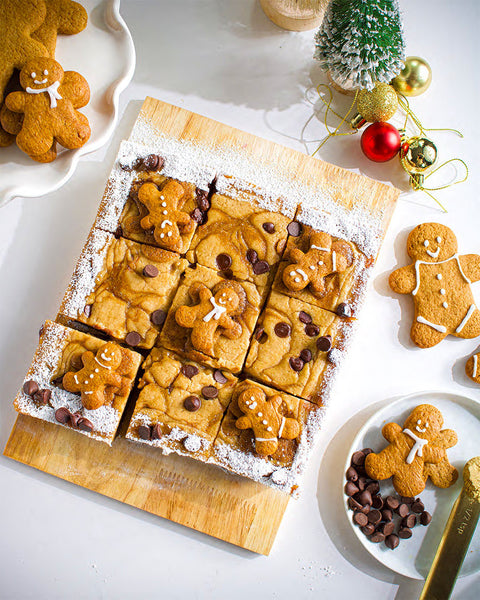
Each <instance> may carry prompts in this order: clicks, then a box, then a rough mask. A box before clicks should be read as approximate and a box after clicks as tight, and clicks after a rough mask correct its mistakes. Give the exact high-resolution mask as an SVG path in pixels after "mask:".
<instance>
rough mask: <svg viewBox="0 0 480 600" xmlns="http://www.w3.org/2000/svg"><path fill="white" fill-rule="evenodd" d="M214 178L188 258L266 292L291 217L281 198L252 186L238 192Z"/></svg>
mask: <svg viewBox="0 0 480 600" xmlns="http://www.w3.org/2000/svg"><path fill="white" fill-rule="evenodd" d="M230 179H231V178H228V177H225V176H221V177H219V179H218V181H217V183H216V186H217V190H219V191H217V192H216V193H215V194H213V196H212V197H211V199H210V208H209V209H208V213H207V221H206V222H205V223H203V224H202V225H200V226H199V227H198V228H197V230H196V232H195V235H194V237H193V239H192V243H191V245H190V249H189V251H188V253H187V258H188V260H189V261H190V262H191V263H198V264H200V265H203V266H204V267H208V268H210V269H213V270H215V271H219V272H221V273H223V274H225V275H226V276H228V277H234V278H235V279H239V280H242V281H251V282H253V283H255V285H256V286H257V287H258V288H259V289H268V288H269V287H270V286H271V283H272V280H273V276H274V274H275V271H276V268H277V266H278V263H279V261H280V258H281V256H282V253H283V250H284V248H285V243H286V240H287V236H288V230H287V227H288V225H289V223H290V222H291V221H292V218H293V216H294V213H295V209H294V208H293V207H289V206H288V204H286V201H285V200H282V199H281V198H274V199H272V198H266V197H265V196H263V195H262V192H261V190H259V189H258V188H255V187H254V186H249V189H241V188H239V187H238V183H237V182H233V181H231V180H230Z"/></svg>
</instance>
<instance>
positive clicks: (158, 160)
mask: <svg viewBox="0 0 480 600" xmlns="http://www.w3.org/2000/svg"><path fill="white" fill-rule="evenodd" d="M142 162H143V168H144V169H146V170H147V171H156V170H160V169H161V168H162V167H163V163H164V160H163V158H162V157H161V156H158V155H157V154H149V155H148V156H145V157H144V158H143V160H142Z"/></svg>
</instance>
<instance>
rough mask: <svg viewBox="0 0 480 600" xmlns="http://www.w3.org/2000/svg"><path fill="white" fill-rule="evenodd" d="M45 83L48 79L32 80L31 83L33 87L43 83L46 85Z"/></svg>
mask: <svg viewBox="0 0 480 600" xmlns="http://www.w3.org/2000/svg"><path fill="white" fill-rule="evenodd" d="M47 82H48V78H47V77H45V79H40V80H38V79H34V80H33V83H34V84H35V85H43V84H44V83H47Z"/></svg>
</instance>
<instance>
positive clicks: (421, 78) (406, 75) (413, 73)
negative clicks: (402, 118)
mask: <svg viewBox="0 0 480 600" xmlns="http://www.w3.org/2000/svg"><path fill="white" fill-rule="evenodd" d="M431 82H432V69H431V68H430V65H429V64H428V63H427V61H426V60H424V59H423V58H420V57H419V56H408V57H407V58H406V59H405V67H404V68H403V69H402V70H401V71H400V73H399V74H398V75H397V76H396V77H395V79H392V85H393V87H394V88H395V89H396V90H397V92H399V93H400V94H403V95H404V96H419V95H420V94H423V92H425V91H426V90H427V89H428V86H429V85H430V83H431Z"/></svg>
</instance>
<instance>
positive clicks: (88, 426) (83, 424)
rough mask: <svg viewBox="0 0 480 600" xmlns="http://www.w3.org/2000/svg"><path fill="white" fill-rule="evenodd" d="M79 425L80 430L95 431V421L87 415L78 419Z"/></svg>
mask: <svg viewBox="0 0 480 600" xmlns="http://www.w3.org/2000/svg"><path fill="white" fill-rule="evenodd" d="M77 427H78V429H80V431H88V432H89V433H91V432H92V431H93V423H92V422H91V421H89V420H88V419H86V418H85V417H82V418H81V419H79V420H78V423H77Z"/></svg>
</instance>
